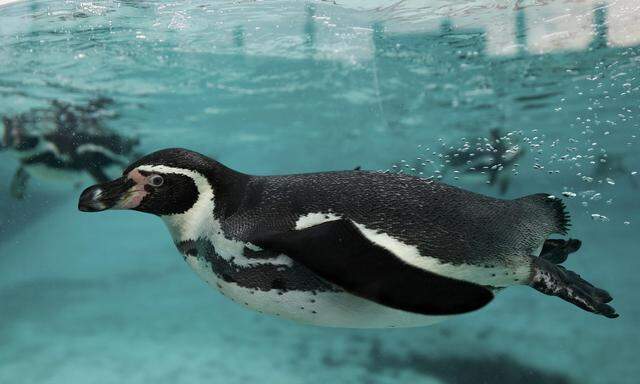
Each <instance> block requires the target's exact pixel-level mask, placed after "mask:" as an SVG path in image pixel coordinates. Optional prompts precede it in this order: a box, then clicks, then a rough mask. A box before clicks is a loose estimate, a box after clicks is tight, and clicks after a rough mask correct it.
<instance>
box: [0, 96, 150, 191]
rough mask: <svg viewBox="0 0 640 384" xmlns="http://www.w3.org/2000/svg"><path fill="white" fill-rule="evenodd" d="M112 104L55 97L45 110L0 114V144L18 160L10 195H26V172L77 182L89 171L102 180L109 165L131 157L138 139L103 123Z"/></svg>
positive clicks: (123, 162)
mask: <svg viewBox="0 0 640 384" xmlns="http://www.w3.org/2000/svg"><path fill="white" fill-rule="evenodd" d="M111 104H113V101H112V100H111V99H107V98H102V97H101V98H97V99H93V100H91V101H89V102H88V103H87V104H85V105H71V104H68V103H63V102H61V101H58V100H54V101H52V102H51V108H48V109H33V110H31V111H28V112H25V113H22V114H18V115H15V116H4V117H3V118H2V121H3V125H4V130H3V134H2V141H1V143H0V144H1V145H0V149H3V150H6V151H7V152H9V153H11V154H12V155H13V156H14V157H16V158H17V159H18V161H19V162H20V166H19V167H18V169H17V171H16V173H15V175H14V176H13V179H12V181H11V194H12V196H14V197H15V198H17V199H22V198H24V196H25V193H26V189H27V183H28V181H29V179H30V177H39V178H47V179H64V180H72V181H76V182H79V181H80V180H81V178H82V177H83V176H84V175H87V174H88V175H90V176H91V177H92V178H93V179H94V180H95V181H96V182H104V181H106V180H108V179H109V173H110V171H111V169H110V168H116V169H118V170H121V169H122V168H124V166H126V164H128V163H129V162H130V161H131V159H133V158H135V157H136V156H137V155H136V154H135V152H134V148H135V147H136V146H137V145H138V139H137V138H128V137H124V136H122V135H119V134H117V133H116V132H114V131H112V130H109V129H107V128H106V127H105V125H104V120H105V119H106V118H113V117H114V116H115V115H114V114H110V112H108V110H107V107H109V106H110V105H111ZM40 125H44V126H46V128H44V129H43V128H41V127H39V126H40Z"/></svg>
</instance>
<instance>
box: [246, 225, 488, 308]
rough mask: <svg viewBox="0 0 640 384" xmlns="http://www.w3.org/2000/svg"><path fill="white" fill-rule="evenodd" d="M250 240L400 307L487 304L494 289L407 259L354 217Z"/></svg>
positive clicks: (378, 300) (341, 284)
mask: <svg viewBox="0 0 640 384" xmlns="http://www.w3.org/2000/svg"><path fill="white" fill-rule="evenodd" d="M252 237H253V238H252V239H250V241H251V243H253V244H255V245H257V246H259V247H261V248H263V249H268V250H270V251H274V252H279V253H283V254H286V255H287V256H289V257H291V258H292V259H294V260H296V261H297V262H299V263H301V264H302V265H304V266H306V267H307V268H309V269H310V270H311V271H313V272H314V273H316V274H317V275H318V276H320V277H321V278H323V279H325V280H327V281H329V282H331V283H333V284H335V285H337V286H339V287H341V288H343V289H344V290H346V291H348V292H350V293H352V294H354V295H357V296H360V297H363V298H365V299H368V300H371V301H374V302H376V303H379V304H382V305H385V306H388V307H392V308H395V309H399V310H403V311H408V312H414V313H420V314H424V315H454V314H460V313H465V312H471V311H474V310H476V309H479V308H481V307H483V306H485V305H486V304H487V303H489V301H491V300H492V299H493V293H492V292H491V291H490V290H489V289H487V288H485V287H483V286H481V285H477V284H474V283H470V282H466V281H462V280H455V279H451V278H448V277H444V276H440V275H437V274H435V273H432V272H429V271H426V270H423V269H420V268H417V267H415V266H412V265H410V264H407V263H405V262H404V261H402V260H401V259H400V258H398V257H396V256H395V255H394V254H393V253H392V252H390V251H389V250H387V249H385V248H383V247H381V246H379V245H377V244H374V243H373V242H371V241H370V240H369V239H367V238H366V237H365V236H364V235H363V234H362V232H360V230H359V229H358V228H357V227H356V226H355V225H354V224H353V223H352V222H351V221H349V220H344V219H340V220H334V221H329V222H325V223H322V224H318V225H315V226H312V227H309V228H305V229H302V230H295V231H287V232H271V233H262V234H259V235H256V236H252Z"/></svg>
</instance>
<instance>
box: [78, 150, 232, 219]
mask: <svg viewBox="0 0 640 384" xmlns="http://www.w3.org/2000/svg"><path fill="white" fill-rule="evenodd" d="M218 167H223V166H222V165H221V164H219V163H217V162H216V161H215V160H213V159H210V158H208V157H206V156H203V155H201V154H199V153H196V152H192V151H189V150H186V149H180V148H171V149H164V150H161V151H157V152H154V153H151V154H149V155H147V156H145V157H143V158H141V159H139V160H137V161H136V162H134V163H132V164H131V165H129V166H128V167H127V168H126V169H125V170H124V172H123V175H122V177H120V178H118V179H115V180H113V181H109V182H106V183H102V184H97V185H94V186H92V187H89V188H87V189H85V190H84V192H82V195H81V196H80V201H79V203H78V209H80V210H81V211H84V212H98V211H104V210H106V209H132V210H136V211H140V212H146V213H151V214H154V215H158V216H161V217H165V216H172V215H179V214H184V213H187V212H188V211H190V210H192V209H194V208H197V207H196V206H197V205H203V204H205V203H207V202H209V203H211V202H212V201H213V190H214V186H213V183H214V179H215V174H216V169H217V168H218Z"/></svg>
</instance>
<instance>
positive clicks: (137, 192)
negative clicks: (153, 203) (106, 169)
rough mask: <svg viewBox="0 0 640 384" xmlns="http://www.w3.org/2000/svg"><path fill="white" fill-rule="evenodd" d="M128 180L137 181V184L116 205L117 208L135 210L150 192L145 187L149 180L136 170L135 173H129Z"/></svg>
mask: <svg viewBox="0 0 640 384" xmlns="http://www.w3.org/2000/svg"><path fill="white" fill-rule="evenodd" d="M127 178H128V179H131V180H133V181H135V183H136V184H135V185H134V186H133V187H131V188H130V189H129V190H128V191H127V192H126V193H125V195H124V197H123V198H122V199H121V200H120V202H119V203H118V204H117V205H116V206H117V208H121V209H132V208H135V207H137V206H138V205H140V203H141V202H142V199H144V197H145V196H147V195H148V194H149V192H147V191H146V190H145V186H146V185H147V178H146V176H144V175H143V174H141V173H140V172H139V171H138V170H136V169H134V170H133V171H131V172H129V174H128V175H127Z"/></svg>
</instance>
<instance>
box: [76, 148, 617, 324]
mask: <svg viewBox="0 0 640 384" xmlns="http://www.w3.org/2000/svg"><path fill="white" fill-rule="evenodd" d="M78 207H79V209H80V210H81V211H85V212H97V211H103V210H106V209H131V210H135V211H140V212H146V213H151V214H154V215H156V216H159V217H160V218H161V219H162V220H163V221H164V222H165V224H166V225H167V227H168V229H169V232H170V234H171V236H172V238H173V241H174V243H175V245H176V246H177V248H178V250H179V251H180V252H181V253H182V255H183V257H184V259H185V261H186V262H187V263H188V264H189V265H190V266H191V268H193V269H194V270H195V272H196V273H197V274H198V275H199V276H200V277H201V278H202V279H204V280H205V281H206V282H207V283H209V284H210V285H211V286H213V287H214V288H216V289H218V290H219V291H220V292H222V293H223V294H224V295H226V296H228V297H229V298H231V299H232V300H234V301H236V302H237V303H239V304H241V305H244V306H247V307H249V308H252V309H254V310H257V311H260V312H263V313H269V314H273V315H276V316H281V317H284V318H288V319H292V320H295V321H298V322H303V323H308V324H315V325H322V326H338V327H356V328H381V327H408V326H420V325H427V324H431V323H433V322H435V321H438V320H441V319H443V318H446V317H448V316H451V315H458V314H463V313H467V312H471V311H474V310H477V309H480V308H482V307H484V306H485V305H487V304H488V303H489V302H490V301H491V300H492V299H493V298H494V294H495V293H496V292H497V291H499V290H501V289H503V288H505V287H508V286H513V285H528V286H530V287H533V288H534V289H536V290H538V291H540V292H542V293H544V294H547V295H553V296H557V297H560V298H562V299H564V300H566V301H568V302H570V303H572V304H574V305H576V306H578V307H580V308H582V309H584V310H586V311H589V312H593V313H596V314H600V315H603V316H606V317H610V318H614V317H617V316H618V315H617V314H616V311H615V310H614V309H613V308H612V307H611V306H609V305H608V304H607V303H608V302H610V301H611V300H612V298H611V296H610V295H609V294H608V293H607V292H606V291H604V290H602V289H599V288H596V287H594V286H593V285H592V284H590V283H589V282H587V281H586V280H584V279H582V278H581V277H580V276H579V275H578V274H576V273H574V272H572V271H569V270H567V269H565V268H564V267H562V266H560V265H559V264H558V263H561V262H563V261H564V260H565V259H566V258H567V255H568V254H569V253H571V252H573V251H576V250H577V249H578V248H579V247H580V242H579V241H577V240H563V239H548V237H549V236H550V235H552V234H560V235H564V234H566V232H567V230H568V228H569V216H568V214H567V212H566V211H565V207H564V205H563V204H562V202H561V201H560V200H558V199H556V198H554V197H552V196H549V195H547V194H534V195H529V196H524V197H521V198H519V199H515V200H501V199H495V198H491V197H487V196H483V195H479V194H475V193H472V192H468V191H465V190H462V189H459V188H455V187H452V186H449V185H446V184H443V183H440V182H437V181H435V180H426V179H421V178H418V177H413V176H409V175H402V174H393V173H383V172H368V171H362V170H350V171H340V172H323V173H308V174H292V175H279V176H251V175H248V174H244V173H240V172H237V171H235V170H232V169H230V168H228V167H226V166H224V165H222V164H221V163H219V162H217V161H215V160H213V159H211V158H208V157H206V156H203V155H201V154H199V153H196V152H192V151H189V150H185V149H165V150H160V151H157V152H154V153H152V154H149V155H147V156H145V157H143V158H141V159H139V160H138V161H136V162H134V163H132V164H131V165H129V166H128V167H127V168H126V169H125V171H124V173H123V175H122V177H120V178H118V179H115V180H113V181H109V182H106V183H102V184H98V185H94V186H92V187H89V188H87V189H86V190H85V191H84V192H83V193H82V195H81V196H80V199H79V203H78ZM540 249H541V250H542V252H541V251H539V250H540Z"/></svg>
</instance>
